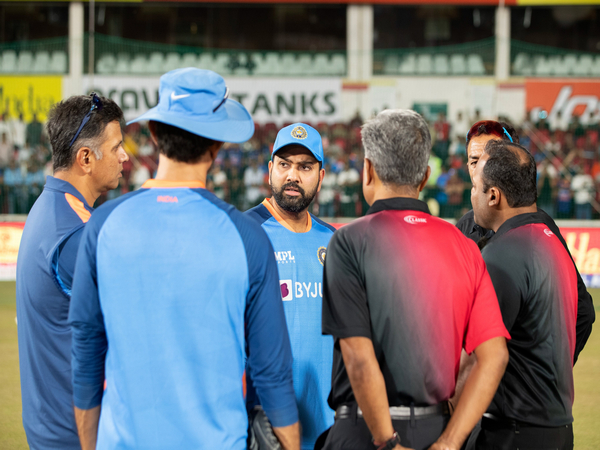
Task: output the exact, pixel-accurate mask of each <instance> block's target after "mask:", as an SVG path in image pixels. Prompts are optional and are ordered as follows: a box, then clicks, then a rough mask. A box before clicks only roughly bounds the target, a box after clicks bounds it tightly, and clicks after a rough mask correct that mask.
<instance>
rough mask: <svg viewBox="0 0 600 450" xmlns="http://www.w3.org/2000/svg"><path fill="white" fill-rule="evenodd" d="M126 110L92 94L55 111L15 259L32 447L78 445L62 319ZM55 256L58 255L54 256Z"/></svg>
mask: <svg viewBox="0 0 600 450" xmlns="http://www.w3.org/2000/svg"><path fill="white" fill-rule="evenodd" d="M122 120H123V113H122V111H121V109H120V108H119V107H118V106H117V104H116V103H115V102H113V101H112V100H110V99H107V98H104V97H98V96H96V94H92V95H91V96H83V95H81V96H75V97H71V98H69V99H67V100H64V101H62V102H60V103H58V104H56V105H54V107H53V108H52V110H51V111H50V114H49V118H48V135H49V137H50V143H51V144H52V162H53V167H54V176H49V177H47V179H46V185H45V186H44V190H43V192H42V193H41V195H40V197H39V198H38V199H37V201H36V202H35V204H34V205H33V208H32V209H31V211H30V213H29V216H28V217H27V221H26V223H25V229H24V230H23V237H22V239H21V245H20V247H19V256H18V260H17V321H18V335H19V364H20V372H21V397H22V401H23V426H24V428H25V434H26V435H27V442H28V444H29V446H30V447H31V448H34V449H36V450H37V449H55V448H60V449H66V450H70V449H79V448H80V445H79V439H78V437H77V428H76V426H75V418H74V416H73V390H72V386H71V328H70V326H69V324H68V322H67V315H68V312H69V297H70V289H69V286H70V284H71V279H72V277H73V270H74V267H75V257H76V254H77V248H78V244H79V237H80V233H79V230H81V228H82V227H83V225H84V224H85V223H86V222H87V221H88V219H89V218H90V214H91V212H92V210H93V209H92V206H93V205H94V202H95V201H96V199H97V198H98V197H99V196H100V194H101V193H102V192H106V191H108V190H111V189H114V188H115V187H117V186H118V184H119V178H120V177H121V170H122V168H123V166H122V164H123V162H125V161H126V160H127V154H126V153H125V150H124V149H123V146H122V142H123V134H122V132H121V124H122ZM59 255H60V256H59Z"/></svg>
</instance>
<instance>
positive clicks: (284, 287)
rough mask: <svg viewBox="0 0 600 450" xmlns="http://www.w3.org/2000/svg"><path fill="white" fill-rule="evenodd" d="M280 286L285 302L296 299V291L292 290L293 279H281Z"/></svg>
mask: <svg viewBox="0 0 600 450" xmlns="http://www.w3.org/2000/svg"><path fill="white" fill-rule="evenodd" d="M279 287H280V288H281V299H282V300H283V301H284V302H288V301H290V300H293V299H294V293H293V292H292V280H279Z"/></svg>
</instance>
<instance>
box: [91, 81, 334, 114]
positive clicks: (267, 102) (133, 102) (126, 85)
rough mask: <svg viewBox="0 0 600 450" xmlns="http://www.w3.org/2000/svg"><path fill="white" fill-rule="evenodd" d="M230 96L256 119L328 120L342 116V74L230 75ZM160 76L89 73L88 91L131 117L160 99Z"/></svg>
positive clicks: (228, 82)
mask: <svg viewBox="0 0 600 450" xmlns="http://www.w3.org/2000/svg"><path fill="white" fill-rule="evenodd" d="M225 81H226V83H227V86H228V87H229V89H230V92H231V93H230V98H232V99H234V100H237V101H239V102H240V103H242V104H243V105H244V106H245V107H246V108H247V109H248V111H250V114H252V117H253V118H254V121H255V122H258V123H261V124H264V123H267V122H274V123H276V124H278V125H281V124H283V123H284V122H310V123H318V122H328V123H335V122H339V121H340V120H341V108H342V105H341V91H342V80H341V79H340V78H331V77H327V78H279V79H277V78H239V77H236V78H229V79H226V80H225ZM158 86H159V77H158V76H152V77H146V76H141V77H140V76H94V77H93V78H91V77H89V76H86V77H84V79H83V88H84V91H85V92H91V91H95V92H97V93H98V94H101V95H103V96H105V97H109V98H111V99H113V100H114V101H115V102H117V104H118V105H119V106H120V107H121V108H122V109H123V112H124V113H125V119H126V120H131V119H133V118H135V117H137V116H139V115H141V114H142V113H144V112H146V111H147V110H148V109H149V108H152V107H153V106H155V105H156V103H157V102H158Z"/></svg>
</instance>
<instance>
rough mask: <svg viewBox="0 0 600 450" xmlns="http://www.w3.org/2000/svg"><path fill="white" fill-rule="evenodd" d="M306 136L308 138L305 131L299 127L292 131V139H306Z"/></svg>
mask: <svg viewBox="0 0 600 450" xmlns="http://www.w3.org/2000/svg"><path fill="white" fill-rule="evenodd" d="M306 136H308V133H307V132H306V129H305V128H304V127H301V126H300V125H298V126H297V127H296V128H294V129H293V130H292V137H293V138H294V139H306Z"/></svg>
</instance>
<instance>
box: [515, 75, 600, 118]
mask: <svg viewBox="0 0 600 450" xmlns="http://www.w3.org/2000/svg"><path fill="white" fill-rule="evenodd" d="M525 91H526V97H525V98H526V100H525V108H526V109H527V111H529V114H530V118H531V120H532V121H537V118H538V117H540V113H542V114H543V115H545V114H547V116H548V121H549V122H550V123H551V124H553V123H554V122H555V121H556V118H557V114H558V113H560V114H561V116H562V120H563V121H564V122H565V123H569V122H570V121H571V119H572V117H573V116H575V115H577V116H579V117H580V118H581V122H582V123H583V124H584V125H585V124H587V123H588V121H589V119H590V113H592V114H594V115H598V114H599V112H598V106H599V105H600V80H577V79H571V80H569V79H563V80H551V79H535V78H529V79H527V80H526V82H525Z"/></svg>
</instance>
